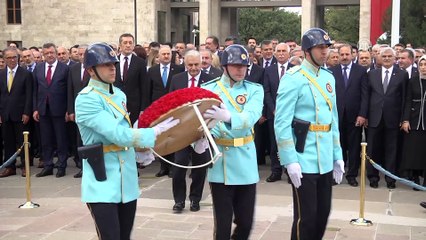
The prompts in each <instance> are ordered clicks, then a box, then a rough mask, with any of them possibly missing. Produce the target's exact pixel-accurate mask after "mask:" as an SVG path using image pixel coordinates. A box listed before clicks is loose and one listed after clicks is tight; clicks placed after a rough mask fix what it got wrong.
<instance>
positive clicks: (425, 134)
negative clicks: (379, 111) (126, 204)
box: [401, 55, 426, 186]
mask: <svg viewBox="0 0 426 240" xmlns="http://www.w3.org/2000/svg"><path fill="white" fill-rule="evenodd" d="M418 66H419V75H418V76H417V75H413V76H412V77H411V79H410V81H409V83H408V87H407V94H406V98H405V107H404V113H403V114H404V115H403V122H402V126H401V129H402V130H403V131H404V132H405V134H404V147H403V152H402V154H403V158H402V163H401V170H402V171H403V175H405V176H406V177H407V178H408V179H410V180H413V181H414V182H416V183H419V182H420V180H419V176H423V177H425V173H426V158H425V156H426V148H425V147H424V143H425V142H426V119H425V118H426V108H425V104H426V93H425V92H426V55H424V56H422V57H421V58H420V59H419V62H418ZM423 186H426V181H423Z"/></svg>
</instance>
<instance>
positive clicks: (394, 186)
mask: <svg viewBox="0 0 426 240" xmlns="http://www.w3.org/2000/svg"><path fill="white" fill-rule="evenodd" d="M386 186H387V187H388V189H395V188H396V185H395V182H388V183H386Z"/></svg>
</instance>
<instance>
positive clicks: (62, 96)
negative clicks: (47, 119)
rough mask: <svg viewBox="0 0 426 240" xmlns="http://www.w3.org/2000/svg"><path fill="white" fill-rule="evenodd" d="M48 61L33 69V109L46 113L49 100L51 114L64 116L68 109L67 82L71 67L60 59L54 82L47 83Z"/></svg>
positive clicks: (53, 77)
mask: <svg viewBox="0 0 426 240" xmlns="http://www.w3.org/2000/svg"><path fill="white" fill-rule="evenodd" d="M45 69H46V63H44V62H43V63H39V64H37V66H36V67H35V69H34V71H33V78H34V87H33V110H34V111H38V112H39V114H40V115H41V116H44V115H46V105H47V101H48V103H49V107H50V113H51V116H55V117H59V116H64V117H65V112H66V111H67V84H68V71H69V68H68V66H67V65H66V64H63V63H61V62H59V61H58V63H57V65H56V69H55V72H54V73H53V76H52V82H51V84H50V85H47V81H46V76H45Z"/></svg>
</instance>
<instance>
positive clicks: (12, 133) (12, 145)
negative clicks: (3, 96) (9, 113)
mask: <svg viewBox="0 0 426 240" xmlns="http://www.w3.org/2000/svg"><path fill="white" fill-rule="evenodd" d="M23 131H24V124H23V123H22V122H21V121H20V122H13V121H4V122H3V124H2V134H3V141H4V159H5V161H6V160H8V159H9V158H10V157H12V155H13V154H14V153H15V152H16V150H17V149H18V148H19V147H20V146H21V145H22V143H23V142H24V136H23ZM24 154H25V151H24V149H23V148H22V152H21V155H20V156H21V163H22V166H23V167H24V166H25V163H24V160H25V158H24V157H25V155H24ZM15 164H16V161H13V162H12V163H11V164H10V165H9V166H8V168H13V169H15V168H16V165H15Z"/></svg>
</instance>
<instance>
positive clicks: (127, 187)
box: [75, 43, 178, 240]
mask: <svg viewBox="0 0 426 240" xmlns="http://www.w3.org/2000/svg"><path fill="white" fill-rule="evenodd" d="M116 62H118V59H117V57H116V54H115V52H114V51H113V50H112V48H111V47H109V46H108V45H107V44H104V43H95V44H93V45H91V46H89V47H88V48H87V50H86V52H85V56H84V66H85V68H86V70H87V71H88V73H89V74H90V77H91V79H90V81H89V83H88V86H87V87H85V88H84V89H83V90H81V92H80V93H79V95H78V96H77V98H76V103H75V115H76V123H77V125H78V128H79V130H80V133H81V137H82V140H83V144H84V145H85V146H84V147H83V148H81V149H80V150H79V152H80V154H81V155H82V156H83V178H82V183H81V195H82V201H83V202H85V203H87V206H88V208H89V209H90V212H91V214H92V217H93V219H94V221H95V224H96V230H97V233H98V237H99V239H102V240H106V239H111V240H119V239H120V240H128V239H130V233H131V230H132V227H133V221H134V218H135V212H136V199H137V198H138V197H139V195H140V190H139V185H138V174H137V169H136V162H135V161H136V160H135V150H134V148H133V147H139V148H144V147H154V143H155V140H156V136H157V135H159V134H161V133H162V132H164V131H166V130H168V129H169V128H171V127H173V126H175V125H176V124H177V123H178V120H172V119H171V118H170V119H167V120H165V121H164V122H162V123H159V124H158V125H156V126H155V127H153V128H146V129H132V128H131V124H130V119H129V115H128V113H127V110H126V95H125V94H124V93H123V92H122V91H121V90H120V89H119V88H116V87H114V86H113V82H114V81H115V74H116V67H115V63H116Z"/></svg>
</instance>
